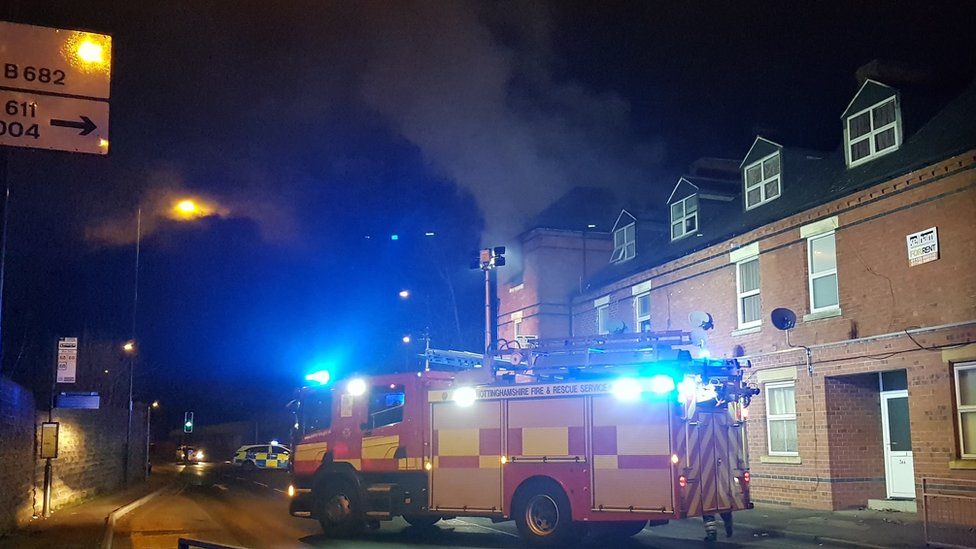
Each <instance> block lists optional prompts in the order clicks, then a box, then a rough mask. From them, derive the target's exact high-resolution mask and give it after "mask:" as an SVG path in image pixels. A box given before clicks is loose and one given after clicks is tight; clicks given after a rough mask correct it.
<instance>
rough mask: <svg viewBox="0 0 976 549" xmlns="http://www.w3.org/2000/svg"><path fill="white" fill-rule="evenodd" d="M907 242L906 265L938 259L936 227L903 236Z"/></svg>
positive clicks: (937, 232)
mask: <svg viewBox="0 0 976 549" xmlns="http://www.w3.org/2000/svg"><path fill="white" fill-rule="evenodd" d="M905 240H906V242H907V243H908V265H909V266H910V267H914V266H916V265H921V264H922V263H928V262H929V261H935V260H936V259H939V230H938V229H937V228H936V227H932V228H930V229H925V230H924V231H919V232H917V233H912V234H910V235H908V236H906V237H905Z"/></svg>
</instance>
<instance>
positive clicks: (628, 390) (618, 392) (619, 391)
mask: <svg viewBox="0 0 976 549" xmlns="http://www.w3.org/2000/svg"><path fill="white" fill-rule="evenodd" d="M610 390H611V392H613V396H615V397H616V398H617V399H618V400H622V401H624V402H633V401H635V400H638V399H639V398H640V396H641V393H643V392H644V388H643V387H641V382H640V381H638V380H636V379H633V378H629V377H625V378H621V379H618V380H617V381H614V382H613V386H612V387H611V388H610Z"/></svg>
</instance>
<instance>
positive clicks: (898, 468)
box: [881, 391, 915, 498]
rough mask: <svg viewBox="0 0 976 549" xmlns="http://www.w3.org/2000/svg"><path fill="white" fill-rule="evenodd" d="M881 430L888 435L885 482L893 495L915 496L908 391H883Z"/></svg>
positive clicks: (890, 494) (892, 496) (889, 495)
mask: <svg viewBox="0 0 976 549" xmlns="http://www.w3.org/2000/svg"><path fill="white" fill-rule="evenodd" d="M881 430H882V433H883V434H884V460H885V484H886V486H887V487H888V497H889V498H914V497H915V462H914V459H913V458H912V431H911V427H910V424H909V421H908V391H884V392H882V393H881Z"/></svg>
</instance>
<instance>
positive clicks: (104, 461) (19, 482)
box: [0, 378, 146, 533]
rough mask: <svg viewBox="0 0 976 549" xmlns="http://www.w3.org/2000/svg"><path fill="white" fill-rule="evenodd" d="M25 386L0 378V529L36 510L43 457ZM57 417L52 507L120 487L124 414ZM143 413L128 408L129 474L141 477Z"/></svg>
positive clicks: (39, 418) (42, 415)
mask: <svg viewBox="0 0 976 549" xmlns="http://www.w3.org/2000/svg"><path fill="white" fill-rule="evenodd" d="M47 419H48V415H47V412H46V411H43V412H42V411H37V410H36V405H35V400H34V398H33V396H32V395H31V393H30V391H27V390H26V389H24V388H22V387H20V386H19V385H17V384H15V383H13V382H11V381H9V380H6V379H3V378H0V441H2V442H0V443H2V444H3V450H2V451H0V533H2V532H5V531H9V530H11V529H14V528H16V527H19V526H23V525H24V524H26V523H27V521H29V520H30V518H31V516H32V515H35V514H38V515H39V514H40V513H41V509H42V498H43V486H44V461H45V460H43V459H40V458H39V457H35V456H37V454H38V452H37V448H38V446H39V438H40V424H41V422H44V421H47ZM53 420H54V421H57V422H60V444H59V449H58V458H57V459H54V460H53V469H52V470H53V479H54V483H53V486H52V490H51V508H52V510H54V511H57V510H58V509H61V508H63V507H65V506H69V505H72V504H75V503H79V502H81V501H84V500H85V499H88V498H91V497H94V496H96V495H99V494H103V493H107V492H111V491H113V490H116V489H118V488H120V487H122V486H123V484H124V483H123V478H122V476H123V465H122V464H123V453H124V448H125V432H126V413H125V410H120V409H102V410H55V413H54V417H53ZM145 433H146V431H145V415H144V412H143V411H142V408H141V407H137V409H136V411H135V412H134V413H133V418H132V431H131V438H130V440H131V453H130V462H129V463H130V467H129V478H130V481H136V480H139V479H141V478H143V475H144V469H143V467H144V465H143V464H144V463H145V440H146V439H145V436H146V434H145Z"/></svg>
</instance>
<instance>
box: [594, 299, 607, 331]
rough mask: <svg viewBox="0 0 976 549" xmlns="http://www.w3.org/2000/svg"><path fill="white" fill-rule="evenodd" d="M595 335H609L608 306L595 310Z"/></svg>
mask: <svg viewBox="0 0 976 549" xmlns="http://www.w3.org/2000/svg"><path fill="white" fill-rule="evenodd" d="M596 333H598V334H601V335H602V334H609V333H610V306H609V305H601V306H599V307H597V308H596Z"/></svg>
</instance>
